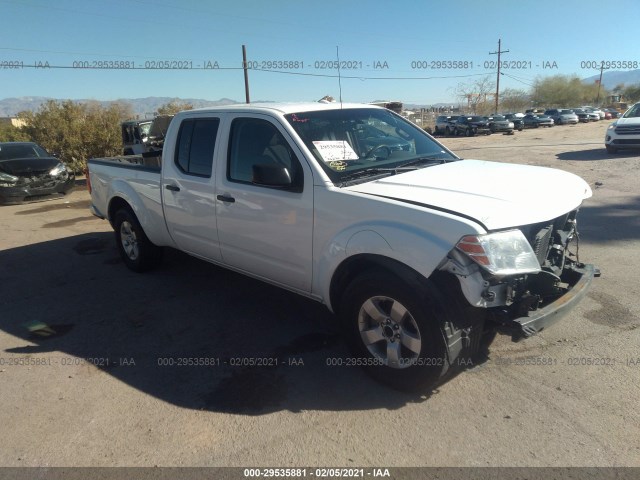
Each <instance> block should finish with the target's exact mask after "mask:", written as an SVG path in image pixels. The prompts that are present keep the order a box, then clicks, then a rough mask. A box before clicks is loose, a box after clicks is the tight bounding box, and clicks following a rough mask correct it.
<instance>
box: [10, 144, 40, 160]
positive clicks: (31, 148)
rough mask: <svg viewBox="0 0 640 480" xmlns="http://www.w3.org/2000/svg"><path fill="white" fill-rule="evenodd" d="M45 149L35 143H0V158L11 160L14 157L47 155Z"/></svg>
mask: <svg viewBox="0 0 640 480" xmlns="http://www.w3.org/2000/svg"><path fill="white" fill-rule="evenodd" d="M49 156H50V155H49V154H48V153H47V151H46V150H45V149H44V148H42V147H41V146H39V145H36V144H35V143H22V144H20V143H18V144H6V143H5V144H3V145H0V160H13V159H16V158H38V157H49Z"/></svg>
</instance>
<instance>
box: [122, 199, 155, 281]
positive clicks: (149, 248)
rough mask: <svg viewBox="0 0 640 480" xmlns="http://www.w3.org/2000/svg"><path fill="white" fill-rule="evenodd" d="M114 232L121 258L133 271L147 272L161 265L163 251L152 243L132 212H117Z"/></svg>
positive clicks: (124, 210)
mask: <svg viewBox="0 0 640 480" xmlns="http://www.w3.org/2000/svg"><path fill="white" fill-rule="evenodd" d="M114 230H115V238H116V245H117V246H118V251H119V252H120V257H122V260H123V261H124V263H125V265H126V266H127V267H129V268H130V269H131V270H133V271H134V272H146V271H148V270H151V269H152V268H155V267H156V266H158V265H159V264H160V262H161V260H162V253H163V249H162V248H161V247H158V246H156V245H154V244H153V243H151V241H150V240H149V238H147V235H146V234H145V233H144V230H143V229H142V227H141V226H140V222H138V219H137V218H136V216H135V214H134V213H133V212H132V211H131V210H129V209H122V210H118V212H116V214H115V217H114Z"/></svg>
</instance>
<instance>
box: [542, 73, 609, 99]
mask: <svg viewBox="0 0 640 480" xmlns="http://www.w3.org/2000/svg"><path fill="white" fill-rule="evenodd" d="M533 89H534V94H533V98H532V100H533V104H534V105H535V106H545V107H575V106H578V105H584V104H586V103H594V102H595V101H596V99H597V98H598V84H597V83H584V82H583V81H582V80H580V78H578V76H577V75H554V76H552V77H547V78H544V79H538V80H536V81H535V83H534V87H533ZM606 96H607V92H606V90H604V88H600V98H606Z"/></svg>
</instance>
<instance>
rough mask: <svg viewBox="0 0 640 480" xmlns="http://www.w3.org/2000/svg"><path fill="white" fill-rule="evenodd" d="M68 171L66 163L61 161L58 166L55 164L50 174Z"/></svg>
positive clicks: (54, 174)
mask: <svg viewBox="0 0 640 480" xmlns="http://www.w3.org/2000/svg"><path fill="white" fill-rule="evenodd" d="M66 171H67V167H65V165H64V163H60V164H58V165H57V166H55V167H54V168H52V169H51V170H49V175H53V176H56V175H60V174H61V173H62V172H66Z"/></svg>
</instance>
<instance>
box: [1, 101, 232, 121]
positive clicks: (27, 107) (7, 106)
mask: <svg viewBox="0 0 640 480" xmlns="http://www.w3.org/2000/svg"><path fill="white" fill-rule="evenodd" d="M48 100H56V101H63V100H66V99H56V98H48V97H19V98H5V99H3V100H0V117H13V116H15V115H17V114H18V113H19V112H24V111H37V110H38V108H40V106H41V105H42V104H43V103H45V102H47V101H48ZM73 101H74V102H78V103H82V102H95V101H96V100H88V99H82V100H75V99H74V100H73ZM114 102H120V103H128V104H129V105H131V108H132V110H133V113H134V114H135V115H136V116H138V117H140V118H146V117H152V116H153V114H154V112H156V111H157V110H158V108H159V107H160V106H162V105H164V104H166V103H169V102H180V103H190V104H191V105H193V107H194V108H202V107H214V106H217V105H233V104H236V103H239V102H237V101H235V100H231V99H230V98H221V99H220V100H203V99H200V98H175V97H146V98H121V99H118V100H114V101H98V103H100V104H101V105H105V106H106V105H108V104H110V103H114Z"/></svg>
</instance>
